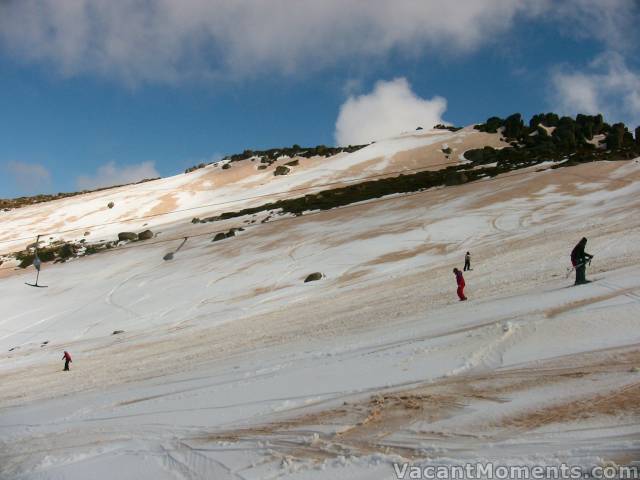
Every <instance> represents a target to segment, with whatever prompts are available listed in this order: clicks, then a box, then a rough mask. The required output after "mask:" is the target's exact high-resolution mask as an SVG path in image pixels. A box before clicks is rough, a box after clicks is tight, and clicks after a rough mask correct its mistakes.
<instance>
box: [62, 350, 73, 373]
mask: <svg viewBox="0 0 640 480" xmlns="http://www.w3.org/2000/svg"><path fill="white" fill-rule="evenodd" d="M62 359H63V360H64V371H65V372H68V371H69V364H70V363H71V355H69V352H67V351H66V350H65V351H64V354H63V355H62Z"/></svg>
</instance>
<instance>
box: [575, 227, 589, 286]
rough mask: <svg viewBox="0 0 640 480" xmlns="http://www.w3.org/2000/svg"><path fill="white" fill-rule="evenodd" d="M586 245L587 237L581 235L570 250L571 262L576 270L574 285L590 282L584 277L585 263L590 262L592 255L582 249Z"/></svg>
mask: <svg viewBox="0 0 640 480" xmlns="http://www.w3.org/2000/svg"><path fill="white" fill-rule="evenodd" d="M586 246H587V239H586V237H582V239H581V240H580V241H579V242H578V244H577V245H576V246H575V247H573V250H572V251H571V264H572V265H573V268H575V270H576V283H575V284H576V285H583V284H585V283H589V282H590V280H587V279H586V278H585V277H586V270H587V263H588V262H591V259H592V258H593V255H591V254H589V253H587V252H585V251H584V249H585V247H586Z"/></svg>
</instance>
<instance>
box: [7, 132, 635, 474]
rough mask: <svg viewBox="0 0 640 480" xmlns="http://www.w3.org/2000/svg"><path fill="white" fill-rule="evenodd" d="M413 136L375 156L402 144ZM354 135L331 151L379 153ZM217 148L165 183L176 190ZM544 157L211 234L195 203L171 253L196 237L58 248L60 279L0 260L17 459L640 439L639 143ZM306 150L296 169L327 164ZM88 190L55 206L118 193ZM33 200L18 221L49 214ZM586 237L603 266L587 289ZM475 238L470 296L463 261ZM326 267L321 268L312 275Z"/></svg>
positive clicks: (546, 451) (588, 459)
mask: <svg viewBox="0 0 640 480" xmlns="http://www.w3.org/2000/svg"><path fill="white" fill-rule="evenodd" d="M461 132H463V133H464V131H461ZM467 132H468V130H467ZM441 134H442V132H438V133H437V136H438V139H437V141H435V142H433V144H434V145H435V144H438V147H439V148H440V147H441V145H439V143H440V142H444V141H445V140H446V139H443V138H441V137H440V135H441ZM449 134H451V135H462V134H461V133H460V132H457V133H456V134H453V133H451V132H445V135H449ZM472 134H473V132H471V133H468V134H467V135H472ZM430 135H434V136H436V134H433V133H427V134H425V135H424V137H420V136H419V137H417V138H421V139H422V140H424V141H425V142H426V141H427V140H426V139H430V140H433V138H432V137H430ZM456 138H458V139H459V138H464V137H456ZM456 138H453V139H452V138H449V139H448V140H446V141H448V142H449V144H450V145H451V144H452V143H454V142H455V141H456ZM394 142H396V143H394ZM415 142H417V140H416V138H414V136H404V137H401V138H400V139H397V140H389V141H388V144H387V145H386V147H385V146H384V145H378V144H375V145H372V147H375V148H380V149H381V150H380V151H377V152H376V153H372V156H373V157H374V158H380V159H381V160H380V162H382V163H381V164H384V162H389V164H392V163H393V161H391V160H389V159H390V158H396V159H397V158H402V159H404V160H406V158H407V156H406V155H404V152H406V151H410V150H412V149H414V148H417V147H416V143H415ZM383 147H384V148H388V150H386V151H382V150H383ZM422 147H424V145H422ZM422 147H420V148H422ZM367 148H369V147H367ZM403 149H408V150H403ZM365 153H366V149H364V150H361V151H359V152H355V153H354V154H350V155H358V154H360V155H361V156H364V155H365ZM350 155H343V156H338V158H335V159H333V160H331V159H329V163H331V162H336V165H338V163H337V162H342V163H341V164H339V165H338V166H337V167H336V169H337V170H339V169H342V171H343V172H345V171H346V170H349V169H351V168H352V166H353V165H359V166H360V167H361V168H363V169H364V168H374V167H373V166H372V165H373V164H371V163H370V164H367V166H366V167H363V165H364V164H365V163H366V161H365V160H363V159H358V158H356V159H355V160H354V159H353V158H351V160H349V162H353V163H347V162H346V161H345V159H347V158H349V156H350ZM384 158H387V160H384ZM404 160H403V161H404ZM324 161H325V162H326V161H327V160H326V159H325V160H324ZM248 162H249V163H250V161H248ZM319 162H320V160H319ZM363 162H364V163H363ZM376 162H377V161H376ZM309 163H310V164H311V163H312V162H311V161H310V162H309ZM435 163H436V162H434V164H435ZM384 165H386V164H384ZM384 165H383V166H384ZM407 165H408V164H406V165H405V166H407ZM378 166H379V165H378ZM211 168H215V167H208V168H207V169H202V170H199V171H196V172H194V173H193V174H189V175H183V176H178V177H173V178H172V179H167V180H162V181H159V182H165V183H164V185H165V186H166V188H167V189H169V190H168V192H172V191H173V190H171V189H173V188H175V189H177V190H180V188H182V187H180V186H179V185H178V182H179V181H180V182H182V181H187V180H185V179H189V180H188V181H191V180H190V179H192V178H199V176H206V175H208V172H207V170H208V169H211ZM235 168H237V166H233V167H232V168H230V169H228V170H226V171H224V173H225V175H226V174H228V172H233V171H234V169H235ZM315 168H320V167H319V166H318V167H313V166H309V168H308V170H307V171H308V172H313V171H314V169H315ZM376 168H377V167H376ZM385 168H387V167H386V166H385ZM394 168H395V167H394ZM407 168H408V167H407ZM536 170H540V166H537V167H536V168H535V169H531V170H529V171H518V172H516V173H517V174H514V173H509V174H505V175H503V176H501V177H497V178H494V179H488V180H483V181H478V182H475V183H470V184H465V185H461V186H457V187H448V188H438V189H432V190H429V191H425V192H419V193H416V194H411V195H405V196H394V197H390V198H383V199H378V200H373V201H369V202H364V203H360V204H357V205H352V206H348V207H344V208H340V209H335V210H330V211H325V212H317V213H313V214H308V215H305V216H302V217H294V218H286V217H283V218H278V219H275V220H271V221H269V222H267V223H264V224H262V223H259V222H258V223H256V224H255V225H252V226H251V227H249V228H246V229H245V230H244V231H242V232H238V234H237V236H236V237H233V238H228V239H225V240H222V241H219V242H213V243H212V242H211V235H210V234H206V232H208V231H209V230H211V228H212V224H208V225H191V224H190V223H189V222H188V220H189V219H190V218H191V217H192V216H195V215H192V214H189V215H182V217H181V218H180V219H177V220H176V219H174V220H173V221H170V219H166V218H165V219H163V220H162V221H160V220H158V223H157V224H155V225H154V227H155V228H156V229H157V231H158V233H159V238H176V239H179V238H181V237H182V236H185V235H187V234H189V235H196V236H193V237H191V238H189V239H188V240H187V241H186V243H184V245H183V246H182V247H181V248H180V249H179V251H177V252H176V253H175V254H174V256H173V259H172V260H169V261H165V260H163V257H164V256H165V254H166V253H168V252H171V251H175V250H176V249H177V248H178V246H179V245H180V243H181V241H178V240H176V241H175V242H166V243H158V244H154V245H144V244H142V243H141V244H136V245H139V246H136V247H135V248H124V247H123V248H120V249H114V250H111V251H108V252H105V253H101V254H97V255H93V256H91V257H85V258H79V259H74V260H71V261H69V262H67V263H64V264H57V265H49V264H46V265H45V266H44V267H43V271H42V273H41V276H40V280H41V282H42V283H44V284H48V285H49V287H48V288H46V289H33V288H29V287H26V286H25V285H24V282H25V281H32V279H33V275H34V272H33V270H32V269H28V270H27V271H19V272H14V271H12V272H11V275H9V276H7V277H5V278H1V279H0V291H2V293H3V295H2V297H1V298H0V307H1V311H2V312H3V315H2V317H1V318H0V352H2V356H1V357H0V379H2V381H1V382H0V478H3V479H4V478H7V479H9V478H10V479H41V478H62V479H84V478H96V479H102V478H105V479H106V478H113V477H116V478H120V479H129V478H131V479H133V478H137V479H139V478H150V479H165V478H166V479H175V478H179V479H192V478H195V479H200V478H202V479H204V478H216V479H226V478H229V479H245V480H249V479H276V478H287V479H289V478H291V479H305V480H306V479H335V478H355V479H372V478H381V479H387V478H388V479H391V478H396V477H395V475H394V470H393V467H392V464H393V462H403V461H409V462H412V463H413V464H415V465H446V464H449V465H459V464H464V463H466V462H476V461H481V462H485V461H493V462H496V463H498V464H501V465H556V464H559V463H561V462H567V463H569V464H573V465H580V466H583V467H584V468H588V467H590V466H593V465H604V464H607V465H608V464H618V465H624V464H631V463H632V462H633V461H637V460H639V459H640V455H639V452H640V407H639V404H638V402H637V399H638V398H639V397H638V395H639V394H640V370H639V368H640V350H639V348H638V347H639V345H640V316H639V315H638V311H639V306H640V262H639V260H638V259H639V258H640V215H637V213H638V211H640V209H639V207H640V195H639V193H640V162H639V161H638V159H636V160H631V161H620V162H597V163H593V164H583V165H580V166H577V167H567V168H561V169H547V170H544V171H536ZM307 171H303V170H302V169H301V170H300V171H299V172H298V173H296V174H295V175H297V174H300V177H303V176H304V175H307V177H304V178H300V179H295V175H292V176H291V177H289V178H285V179H283V184H284V183H286V185H287V188H293V187H292V185H301V184H305V183H308V182H313V181H320V180H319V179H321V178H323V177H322V176H321V175H320V174H318V176H317V177H313V175H312V174H311V173H308V174H307ZM361 171H364V170H361ZM379 171H380V170H379ZM382 171H383V170H382ZM221 172H222V171H220V173H221ZM353 172H354V170H352V173H350V174H353ZM272 178H274V177H273V175H272V174H271V178H270V180H271V179H272ZM275 178H277V177H275ZM314 178H315V179H314ZM334 178H342V179H345V178H347V174H342V175H341V176H340V175H338V174H335V177H334ZM294 179H295V180H294ZM280 180H281V179H280V178H278V181H280ZM171 182H176V184H172V183H171ZM247 182H248V181H247ZM273 182H275V180H273V181H272V182H271V184H269V185H265V186H264V187H263V188H264V190H260V189H258V190H256V191H265V190H266V189H267V188H273V189H274V191H275V190H277V188H276V184H275V183H273ZM142 186H146V187H147V188H148V187H149V185H148V184H141V185H136V186H130V187H123V188H122V189H121V190H119V191H118V192H117V195H121V196H120V197H117V198H116V200H115V202H116V204H124V207H125V208H126V209H128V213H127V215H128V214H131V213H144V212H145V211H147V210H148V208H150V207H149V206H146V207H142V206H141V205H140V202H139V201H138V197H136V195H138V189H139V188H142ZM225 188H227V187H225ZM234 189H237V191H241V190H242V188H241V187H240V186H239V185H238V184H237V183H230V184H229V186H228V190H227V192H233V191H234ZM247 189H249V190H251V191H254V187H253V186H252V187H246V188H245V189H244V190H243V191H245V196H246V190H247ZM103 193H104V192H101V193H100V195H102V194H103ZM166 194H167V193H165V194H164V195H166ZM94 195H96V194H90V195H89V196H88V198H89V200H90V201H89V200H83V198H82V197H73V198H70V199H65V200H64V202H67V203H66V204H65V205H66V206H65V212H68V213H67V214H68V215H71V216H72V217H76V216H77V217H78V219H77V220H69V219H66V220H65V219H60V220H59V221H60V222H62V223H63V224H64V225H67V224H70V225H74V224H73V222H74V221H75V222H80V216H79V214H78V213H69V212H80V211H84V210H82V209H88V210H87V211H90V210H91V209H92V208H94V207H91V206H89V205H90V203H91V202H93V201H94V200H95V202H102V203H104V202H105V201H106V198H101V197H99V196H98V197H97V199H96V198H94ZM111 195H114V193H113V192H112V194H111ZM221 195H222V194H221ZM229 195H231V193H229ZM238 195H239V194H238ZM194 197H196V198H201V197H197V195H194ZM110 198H113V197H110ZM145 198H147V197H145ZM148 198H149V199H150V200H149V202H155V201H157V198H156V200H153V199H152V198H153V195H149V197H148ZM180 198H183V197H180ZM229 198H231V197H229ZM190 201H193V202H195V203H197V202H196V200H194V199H191V200H190ZM185 202H186V201H185ZM52 203H56V202H52ZM195 203H194V204H195ZM150 204H151V203H150ZM180 205H181V206H183V207H184V206H186V205H189V204H188V203H181V204H180ZM29 208H31V207H29ZM41 208H43V209H48V208H54V207H52V206H51V205H47V204H44V205H43V206H41ZM74 209H76V210H74ZM134 209H137V210H134ZM20 210H24V212H21V213H20ZM20 210H17V211H14V212H9V213H11V214H12V215H14V217H11V219H12V220H11V221H15V222H18V220H17V219H16V218H17V217H15V216H17V215H18V213H20V215H22V217H21V218H22V220H21V221H23V222H25V223H24V225H23V227H22V228H24V229H31V230H29V231H33V232H35V231H37V230H39V229H41V228H45V229H46V228H49V226H50V225H53V223H46V222H54V220H52V219H43V217H44V216H46V215H44V213H43V217H38V218H39V219H36V218H33V219H29V218H28V217H29V216H28V211H27V209H26V208H25V209H20ZM35 211H39V210H38V208H37V207H33V209H32V210H31V212H32V214H33V212H35ZM114 218H115V217H114ZM184 220H187V221H184ZM245 220H246V219H242V218H239V219H234V220H233V221H227V222H226V223H220V224H217V223H216V224H214V226H215V227H216V228H217V229H219V230H223V229H228V228H231V227H233V226H243V225H245V223H243V222H244V221H245ZM39 222H45V223H44V224H43V223H39ZM160 222H162V223H160ZM3 225H4V223H3ZM109 229H111V230H109ZM118 229H120V231H121V230H123V229H124V228H123V226H122V225H121V224H115V225H112V226H108V227H105V229H104V230H101V231H100V233H101V234H104V235H106V234H107V233H109V232H115V231H117V230H118ZM185 232H186V233H185ZM199 233H202V235H200V236H197V235H198V234H199ZM3 234H4V235H6V232H5V233H3ZM109 234H110V233H109ZM583 235H586V236H587V237H588V238H589V243H588V245H587V251H589V252H591V253H594V254H595V255H596V256H595V259H594V261H593V264H592V265H591V267H590V268H589V270H588V276H589V277H591V278H592V279H594V280H595V281H594V282H593V283H591V284H589V285H585V286H580V287H572V286H571V285H572V279H571V278H569V279H567V278H566V273H567V272H566V267H567V265H568V255H569V252H570V250H571V248H572V247H573V245H574V244H575V243H576V242H577V240H579V238H580V237H582V236H583ZM5 238H9V237H8V236H6V237H5ZM467 250H469V251H471V254H472V266H473V270H472V271H470V272H465V278H466V280H467V290H466V293H467V296H468V298H469V301H468V302H458V301H457V299H456V296H455V280H454V278H453V275H452V273H451V270H452V268H453V267H454V266H460V265H461V264H462V262H463V258H464V253H465V252H466V251H467ZM312 272H321V273H322V274H323V275H324V278H323V279H322V280H319V281H317V282H310V283H304V278H305V277H306V276H307V275H308V274H309V273H312ZM115 330H123V331H124V332H123V333H121V334H117V335H113V332H114V331H115ZM45 342H46V343H45ZM63 350H68V351H69V352H70V353H71V355H72V357H73V363H72V364H71V372H62V361H61V356H62V351H63Z"/></svg>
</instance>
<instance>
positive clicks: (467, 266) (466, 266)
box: [463, 252, 471, 272]
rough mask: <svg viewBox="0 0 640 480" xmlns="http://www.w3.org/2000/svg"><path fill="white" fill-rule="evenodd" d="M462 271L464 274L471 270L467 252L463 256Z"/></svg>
mask: <svg viewBox="0 0 640 480" xmlns="http://www.w3.org/2000/svg"><path fill="white" fill-rule="evenodd" d="M463 270H464V271H465V272H466V271H467V270H471V254H470V253H469V252H467V253H466V255H465V256H464V268H463Z"/></svg>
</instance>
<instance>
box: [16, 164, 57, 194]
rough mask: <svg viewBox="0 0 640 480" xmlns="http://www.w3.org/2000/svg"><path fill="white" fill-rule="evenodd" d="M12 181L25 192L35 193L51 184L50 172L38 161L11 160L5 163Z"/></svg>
mask: <svg viewBox="0 0 640 480" xmlns="http://www.w3.org/2000/svg"><path fill="white" fill-rule="evenodd" d="M5 170H6V171H7V172H8V173H9V175H10V176H11V178H12V179H13V181H14V182H15V183H16V185H18V187H19V188H20V189H21V190H23V191H24V192H25V193H37V192H40V191H41V189H42V188H45V187H47V186H49V185H50V184H51V173H50V172H49V170H47V168H46V167H44V166H43V165H40V164H38V163H25V162H16V161H11V162H7V163H6V165H5Z"/></svg>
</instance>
